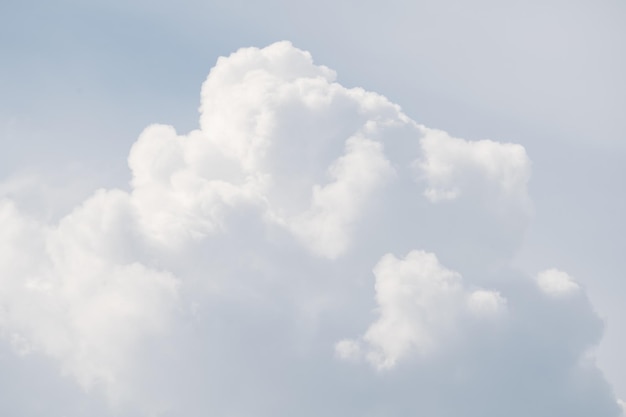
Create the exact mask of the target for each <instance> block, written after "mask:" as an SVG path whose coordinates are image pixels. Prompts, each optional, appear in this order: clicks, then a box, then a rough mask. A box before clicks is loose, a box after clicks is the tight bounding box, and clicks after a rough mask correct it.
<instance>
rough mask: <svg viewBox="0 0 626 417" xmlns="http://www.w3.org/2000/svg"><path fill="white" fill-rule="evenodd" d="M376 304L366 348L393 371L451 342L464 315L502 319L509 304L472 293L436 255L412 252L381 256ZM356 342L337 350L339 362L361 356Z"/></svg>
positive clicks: (491, 295) (371, 356) (495, 296)
mask: <svg viewBox="0 0 626 417" xmlns="http://www.w3.org/2000/svg"><path fill="white" fill-rule="evenodd" d="M374 275H375V276H376V302H377V304H378V308H377V311H378V314H379V315H380V317H379V318H378V320H376V322H374V323H373V324H372V325H371V326H370V327H369V328H368V330H367V332H366V333H365V335H364V336H363V338H362V343H365V344H366V345H367V350H368V352H367V358H368V360H369V361H370V362H371V363H372V364H373V365H374V366H376V367H377V368H379V369H385V368H392V367H394V366H395V365H396V364H397V362H398V361H399V360H400V359H402V358H403V357H405V356H407V355H409V354H411V353H412V352H416V353H418V354H428V353H431V352H432V351H435V350H437V349H439V348H440V347H441V345H442V344H443V343H444V342H449V341H450V340H449V339H450V338H451V337H452V338H453V337H454V336H455V333H457V332H458V331H459V328H460V326H461V325H462V323H463V322H464V320H466V317H465V316H466V315H468V314H476V315H477V316H479V317H481V318H484V317H489V316H497V315H500V314H502V313H503V312H504V311H505V309H506V300H505V299H504V298H503V297H502V296H501V295H500V294H499V293H497V292H495V291H487V290H474V291H471V290H468V289H467V288H465V287H464V285H463V283H462V280H461V276H460V275H459V274H458V273H456V272H454V271H451V270H449V269H447V268H445V267H444V266H442V265H441V264H440V263H439V261H438V259H437V257H436V256H435V255H434V254H432V253H427V252H423V251H412V252H410V253H409V254H408V255H407V256H406V257H405V258H404V259H398V258H396V257H395V256H393V255H391V254H387V255H385V256H383V258H382V259H381V260H380V261H379V262H378V264H377V265H376V267H375V268H374ZM355 344H356V342H354V341H347V340H344V341H342V342H340V343H338V344H337V345H336V349H337V353H338V354H339V356H340V357H354V356H355V355H356V354H357V353H359V349H357V348H356V347H355Z"/></svg>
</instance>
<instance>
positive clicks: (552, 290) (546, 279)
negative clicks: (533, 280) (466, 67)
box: [537, 268, 580, 297]
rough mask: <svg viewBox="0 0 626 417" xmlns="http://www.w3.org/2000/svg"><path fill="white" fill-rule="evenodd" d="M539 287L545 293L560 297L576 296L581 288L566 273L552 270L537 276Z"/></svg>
mask: <svg viewBox="0 0 626 417" xmlns="http://www.w3.org/2000/svg"><path fill="white" fill-rule="evenodd" d="M537 285H538V286H539V288H541V291H543V292H544V293H546V294H548V295H550V296H553V297H560V296H566V295H570V294H574V293H576V292H578V291H579V290H580V286H579V285H578V284H577V283H576V282H575V281H574V280H573V279H572V277H570V276H569V275H568V274H567V273H566V272H563V271H559V270H558V269H555V268H552V269H547V270H545V271H542V272H540V273H539V274H537Z"/></svg>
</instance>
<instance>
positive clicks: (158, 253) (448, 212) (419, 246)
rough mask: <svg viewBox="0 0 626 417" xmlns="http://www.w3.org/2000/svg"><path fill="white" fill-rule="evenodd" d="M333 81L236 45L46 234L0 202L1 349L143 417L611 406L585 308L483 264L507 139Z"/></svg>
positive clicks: (505, 186)
mask: <svg viewBox="0 0 626 417" xmlns="http://www.w3.org/2000/svg"><path fill="white" fill-rule="evenodd" d="M335 80H336V76H335V73H334V72H333V71H332V70H330V69H328V68H326V67H324V66H320V65H316V64H315V63H314V62H313V60H312V57H311V55H310V54H309V53H307V52H304V51H301V50H299V49H297V48H295V47H293V46H292V45H291V44H290V43H288V42H279V43H276V44H273V45H270V46H268V47H266V48H262V49H259V48H245V49H241V50H239V51H237V52H235V53H234V54H232V55H231V56H229V57H225V58H220V59H219V60H218V62H217V64H216V65H215V67H214V68H213V69H212V70H211V72H210V73H209V75H208V77H207V80H206V81H205V83H204V84H203V86H202V94H201V104H200V113H201V114H200V124H199V129H197V130H194V131H192V132H189V133H187V134H180V133H178V132H176V130H175V129H174V128H173V127H172V126H165V125H152V126H149V127H147V128H146V129H145V130H144V131H143V132H142V134H141V135H140V136H139V138H138V139H137V141H136V142H135V143H134V144H133V146H132V149H131V151H130V154H129V157H128V164H129V167H130V170H131V173H132V180H131V184H130V189H129V190H128V191H122V190H117V189H112V190H98V191H96V192H95V193H94V194H93V195H92V196H91V197H90V198H88V199H87V200H86V201H84V202H83V203H82V204H80V205H79V206H77V207H75V208H74V209H72V210H71V211H70V212H69V213H68V214H66V215H65V216H62V218H61V219H60V220H59V221H58V222H53V223H52V224H50V223H48V222H46V221H43V220H42V219H39V218H37V217H36V216H29V215H27V214H26V213H27V212H28V211H27V210H24V209H23V208H22V207H21V205H24V204H26V203H25V202H23V201H19V200H18V199H16V201H13V200H10V199H6V198H5V199H4V200H2V201H1V203H0V230H2V231H3V232H2V234H0V283H1V286H0V329H1V334H2V335H3V336H4V337H5V340H6V341H7V342H6V343H8V344H11V345H12V346H13V347H14V349H15V351H16V352H17V353H18V354H22V355H28V354H29V353H30V354H37V353H40V354H42V355H45V356H47V357H49V358H52V359H53V360H55V361H57V362H58V365H59V368H60V369H62V370H63V371H64V372H65V373H67V374H69V375H71V376H73V377H74V378H75V380H76V381H78V383H79V384H81V386H83V387H85V388H90V387H94V386H95V387H98V388H100V387H101V388H102V389H104V392H105V393H107V394H108V396H109V397H110V398H111V399H112V400H114V401H117V403H118V404H121V407H128V409H131V408H132V407H135V408H134V410H138V411H136V412H137V413H139V414H145V415H163V416H165V415H197V414H207V413H209V414H217V415H255V416H263V415H272V416H276V415H300V416H307V415H311V416H313V415H320V414H333V415H334V414H338V415H372V416H374V415H400V414H406V412H407V411H408V412H411V413H413V414H415V413H418V414H427V415H440V416H448V415H450V416H452V415H459V414H463V415H469V416H471V415H476V416H478V415H481V416H482V415H510V416H522V415H524V416H526V415H547V414H549V413H557V414H560V415H572V416H574V415H581V416H583V415H591V414H593V415H598V416H616V415H618V408H617V405H616V400H615V399H614V398H613V397H612V394H611V392H610V387H609V386H608V384H607V383H606V381H604V379H603V377H602V376H601V375H600V374H599V372H598V371H597V368H596V367H595V364H593V361H590V360H588V357H589V356H588V355H586V353H587V351H588V349H589V348H590V347H592V346H593V345H594V344H595V343H597V341H598V338H599V335H600V333H601V322H600V321H599V320H598V319H597V317H596V315H595V313H594V312H593V309H592V308H591V306H590V305H589V304H588V301H587V300H586V298H585V297H577V298H574V299H573V300H572V302H571V303H560V302H558V300H555V299H554V297H545V296H542V295H545V293H547V294H549V295H557V294H565V293H570V292H573V291H581V292H582V290H581V289H579V288H578V285H577V284H575V283H574V282H573V281H571V280H570V279H569V278H568V276H567V275H564V273H561V272H559V271H556V270H550V271H546V272H544V273H542V274H540V275H539V276H538V278H537V280H536V281H533V280H532V279H531V278H528V277H523V276H520V274H518V273H516V272H515V271H513V270H512V269H511V268H510V267H508V266H506V265H507V263H508V261H510V259H511V256H512V255H513V254H514V252H515V249H516V248H517V245H518V244H519V242H520V240H521V237H522V236H523V230H524V227H525V225H526V223H527V221H528V220H529V218H530V216H531V210H530V198H529V196H528V190H527V184H528V181H529V178H530V161H529V159H528V156H527V155H526V152H525V150H524V148H523V147H521V146H520V145H515V144H507V143H498V142H494V141H488V140H483V141H476V142H472V141H466V140H464V139H460V138H454V137H452V136H450V135H448V134H447V133H445V132H441V131H437V130H433V129H429V128H426V127H424V126H422V125H420V124H418V123H417V122H415V121H413V120H411V119H410V118H409V117H407V116H406V115H405V114H404V113H403V112H402V110H401V108H400V107H399V106H398V105H396V104H394V103H391V102H390V101H389V100H387V99H386V98H385V97H383V96H381V95H379V94H376V93H372V92H368V91H365V90H363V89H360V88H345V87H343V86H342V85H340V84H339V83H337V82H336V81H335ZM0 189H1V188H0ZM15 195H17V194H15ZM404 254H406V255H405V257H404V258H398V257H397V256H403V255H404ZM444 265H445V266H444ZM372 268H373V272H372ZM457 270H458V271H459V272H455V271H457ZM537 284H538V285H537ZM372 300H374V304H372ZM372 310H373V311H374V312H375V313H374V317H372ZM359 334H362V336H360V337H358V336H357V337H355V335H359ZM351 337H352V338H351ZM27 357H28V356H26V358H25V359H22V360H28V359H27ZM361 359H365V361H362V360H361ZM344 360H347V361H345V362H344ZM363 362H365V363H363ZM368 363H369V364H368ZM372 367H373V368H375V369H372ZM381 370H384V372H379V371H381ZM544 381H550V383H547V382H546V383H544ZM413 387H417V388H415V389H414V388H413ZM409 391H410V392H409ZM520 393H521V394H520ZM519 395H522V396H523V398H524V400H523V401H522V403H519V401H515V399H516V398H522V397H520V396H519ZM352 398H358V399H360V400H357V401H353V400H352ZM494 398H496V399H497V400H494ZM242 399H245V401H242ZM347 399H350V400H349V401H348V400H347ZM548 410H551V411H550V412H549V413H548ZM555 410H556V411H555Z"/></svg>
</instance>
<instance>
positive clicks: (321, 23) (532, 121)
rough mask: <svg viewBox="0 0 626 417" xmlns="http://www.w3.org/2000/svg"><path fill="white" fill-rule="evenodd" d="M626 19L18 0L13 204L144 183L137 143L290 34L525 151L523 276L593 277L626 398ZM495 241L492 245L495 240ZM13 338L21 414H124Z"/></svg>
mask: <svg viewBox="0 0 626 417" xmlns="http://www.w3.org/2000/svg"><path fill="white" fill-rule="evenodd" d="M625 21H626V5H625V4H624V3H623V2H622V1H618V0H615V1H595V2H583V1H552V0H550V1H527V2H502V1H473V2H465V1H451V0H444V1H437V2H434V1H431V2H425V1H416V2H404V1H395V0H391V1H386V2H374V1H361V2H353V1H344V2H340V3H339V4H337V2H330V1H325V0H323V1H317V2H287V1H263V2H249V1H236V0H232V1H228V2H226V1H211V2H209V1H192V0H184V1H179V2H176V3H174V2H162V1H124V2H122V1H107V2H104V1H92V2H81V1H78V0H76V1H62V0H59V1H55V2H44V1H30V0H23V1H11V0H8V1H3V2H2V3H1V4H0V48H1V49H0V50H1V51H2V65H1V66H0V141H1V142H0V143H1V145H2V148H1V149H2V151H1V152H0V196H6V197H8V198H10V199H12V200H15V201H17V202H18V203H19V209H20V210H21V212H23V213H25V214H28V215H31V216H33V217H34V218H37V219H40V220H41V221H43V222H44V223H47V224H55V223H56V222H58V220H59V219H61V218H62V217H63V216H65V215H66V214H67V213H68V212H70V211H71V210H72V209H73V207H75V206H77V205H79V204H81V203H82V202H83V201H84V200H85V199H87V198H88V197H89V196H91V195H92V194H93V193H94V190H96V189H98V188H107V189H112V188H120V189H122V190H129V189H130V188H129V185H128V182H129V180H130V179H131V174H130V173H129V170H128V166H127V158H128V153H129V149H130V148H131V146H132V145H133V143H134V142H135V141H136V140H137V138H138V136H139V134H140V133H141V132H142V131H143V129H144V128H146V127H147V126H149V125H150V124H152V123H162V124H168V125H172V126H174V127H175V128H176V130H177V132H178V133H179V134H186V133H188V132H189V131H191V130H193V129H197V128H198V105H199V96H200V86H201V85H202V83H203V82H204V80H205V79H206V77H207V74H208V72H209V70H210V69H211V68H212V67H213V66H214V65H215V62H216V60H217V58H218V57H219V56H227V55H229V54H231V53H232V52H234V51H236V50H238V49H239V48H241V47H248V46H256V47H265V46H267V45H270V44H272V43H273V42H276V41H281V40H289V41H291V42H292V43H293V45H294V46H295V47H297V48H300V49H302V50H306V51H309V52H310V53H311V54H312V56H313V60H314V62H315V64H317V65H325V66H327V67H329V68H331V69H332V70H335V71H336V72H337V81H338V82H339V83H340V84H341V85H343V86H345V87H348V88H350V87H362V88H364V89H365V90H367V91H373V92H376V93H379V94H381V95H383V96H385V97H387V98H388V99H389V100H390V101H391V102H393V103H397V104H398V105H400V106H401V107H402V110H403V112H404V113H405V114H406V115H407V116H408V117H409V118H411V119H412V120H414V121H415V122H417V123H420V124H423V125H425V126H427V127H429V128H436V129H442V130H444V131H446V132H448V133H449V134H450V135H451V136H453V137H460V138H464V139H467V140H470V141H475V140H480V139H492V140H494V141H497V142H507V143H508V142H511V143H517V144H520V145H522V146H523V147H524V148H525V150H526V153H527V155H528V158H529V159H530V161H531V162H532V176H531V180H530V182H529V185H528V193H529V195H530V198H531V199H532V214H528V219H527V225H526V224H525V225H524V230H523V232H521V234H520V235H519V236H518V235H516V234H515V233H517V232H515V233H513V234H514V235H515V237H512V238H511V239H513V240H515V241H517V239H519V245H517V244H511V252H512V253H511V256H510V259H509V261H507V262H509V267H511V268H513V269H515V268H516V271H517V272H516V273H520V274H523V273H525V274H528V275H529V276H535V275H536V274H537V273H538V272H539V271H543V270H548V269H550V268H558V269H559V270H563V271H566V272H567V273H568V274H569V275H570V276H571V277H573V278H574V279H575V281H576V282H578V283H579V284H580V285H581V286H582V287H583V288H584V290H585V291H586V293H587V294H588V296H589V298H590V301H591V305H592V306H593V310H595V312H597V314H598V316H599V317H600V318H601V319H602V320H603V322H604V332H603V335H602V339H601V342H600V344H599V345H598V347H597V348H595V349H594V352H595V355H596V356H597V359H598V364H599V366H600V369H601V370H602V372H603V373H604V375H605V376H606V379H607V380H608V381H609V383H610V384H612V387H613V390H614V391H615V394H616V396H617V397H619V398H626V361H624V360H623V352H624V351H626V332H625V331H624V324H623V318H624V317H626V304H625V303H624V300H625V299H626V276H625V274H624V271H625V270H626V260H625V257H624V248H626V222H625V221H624V217H623V216H624V214H623V213H626V191H625V190H626V137H625V136H624V127H623V120H624V114H625V111H626V78H625V77H624V75H623V74H626V56H625V55H626V53H625V51H626V25H624V22H625ZM344 140H345V139H344ZM341 146H343V144H342V145H341ZM468 204H469V203H468ZM468 207H470V206H468ZM471 207H473V206H471ZM471 207H470V208H471ZM511 207H515V206H511ZM510 210H511V211H515V210H516V209H513V208H511V209H510ZM468 216H469V215H468ZM511 216H513V217H515V216H517V213H513V214H511ZM520 216H522V215H521V214H520ZM523 216H526V214H524V215H523ZM524 218H526V217H524ZM485 222H487V221H486V220H485ZM442 224H443V223H442ZM480 224H482V223H480ZM485 224H487V223H485ZM294 227H296V226H294ZM490 227H492V228H494V227H495V228H496V229H497V227H498V226H497V225H494V224H490ZM468 231H470V229H468ZM2 232H3V231H0V233H2ZM475 233H478V234H481V233H483V232H482V231H481V230H480V228H477V229H476V230H475ZM484 233H485V236H477V240H481V239H482V240H485V241H488V240H489V239H490V237H489V236H491V235H490V234H489V233H490V232H484ZM503 233H504V232H503ZM496 234H497V233H496ZM444 235H445V233H444ZM487 235H489V236H487ZM442 242H445V238H444V239H442ZM251 245H252V244H251ZM433 245H434V246H437V243H434V244H433ZM442 245H443V243H442ZM414 249H424V250H428V249H429V248H419V247H418V248H414ZM506 250H508V249H506ZM506 250H505V251H506ZM383 254H384V253H379V254H377V255H376V258H375V259H374V260H372V261H371V262H369V264H367V265H364V266H363V268H366V269H368V270H371V269H372V268H373V267H374V266H375V265H376V264H377V262H378V261H379V258H380V257H381V256H382V255H383ZM395 255H396V257H397V258H398V259H404V257H405V255H407V253H406V252H400V253H395ZM438 255H439V254H438ZM294 256H296V257H297V256H300V255H294ZM302 256H304V255H302ZM470 256H472V255H470V254H467V257H468V258H469V257H470ZM462 257H463V253H462V251H460V252H459V251H457V252H456V253H454V254H450V255H448V258H446V255H442V256H441V258H442V259H443V261H441V264H442V266H441V267H442V268H444V269H445V268H448V269H451V270H455V269H456V268H458V267H459V266H461V265H464V263H463V262H464V261H463V259H462ZM446 260H449V262H450V263H453V264H446V262H445V261H446ZM168 262H169V261H168ZM172 262H174V261H172ZM181 262H182V261H181ZM398 262H400V261H398ZM406 262H409V261H406ZM174 263H175V262H174ZM400 264H401V262H400V263H399V264H398V265H400ZM469 264H470V262H469V261H468V265H465V266H466V268H467V271H470V270H471V268H472V267H471V265H469ZM346 268H347V266H346ZM390 268H391V266H390ZM185 270H186V269H185V268H182V267H181V269H180V270H179V271H177V272H180V271H185ZM459 272H460V274H461V275H465V272H466V271H459ZM189 273H190V274H191V275H193V273H192V272H189ZM381 274H382V273H381ZM471 274H472V273H471V272H468V275H471ZM444 275H445V274H444ZM161 278H163V277H161ZM161 278H159V279H161ZM377 278H378V276H377ZM0 279H1V278H0ZM372 279H373V278H372ZM163 280H164V281H163V282H165V281H167V279H166V278H163ZM0 282H1V281H0ZM481 284H484V283H481ZM164 285H165V284H164ZM324 285H326V284H324ZM370 287H371V286H370ZM487 287H490V286H487ZM368 289H369V290H370V291H371V288H369V287H368ZM363 291H365V290H363ZM462 291H470V289H469V288H467V289H464V290H462ZM363 294H365V299H364V301H363V303H365V304H364V305H365V306H366V307H367V308H370V309H371V307H375V306H372V305H369V304H367V303H369V302H371V301H372V299H373V298H372V297H373V295H372V293H368V292H364V293H363ZM155 297H156V298H155V299H160V298H158V297H160V295H159V296H158V297H157V296H156V295H155ZM163 297H165V296H163ZM165 298H167V297H165ZM155 303H156V301H155ZM155 305H157V304H155ZM150 306H151V304H150ZM150 306H148V307H149V308H151V307H150ZM379 307H380V306H379ZM155 308H156V307H155ZM367 308H365V310H364V311H366V310H367ZM581 308H582V307H581ZM585 311H586V310H585ZM231 313H232V314H234V315H235V316H237V315H240V314H243V313H242V312H240V311H233V312H231ZM225 314H226V313H225ZM350 314H351V313H350ZM581 314H582V313H581ZM244 316H245V314H244ZM237 317H239V316H237ZM585 317H586V316H585ZM250 320H251V317H247V316H245V317H244V318H243V319H242V322H245V323H246V324H245V325H242V326H244V327H245V326H251V324H250V323H249V322H248V321H250ZM346 320H348V319H346ZM372 321H374V320H369V319H368V318H364V319H361V320H360V321H359V320H356V321H355V322H358V323H361V324H363V326H362V331H360V332H359V333H355V334H346V335H344V336H345V337H346V338H348V339H354V338H358V337H359V334H363V333H364V332H365V330H366V329H367V328H368V327H367V326H368V325H369V324H370V323H371V322H372ZM269 322H271V321H270V320H269V319H268V323H269ZM0 324H2V321H0ZM585 326H587V324H581V330H580V332H581V334H582V333H585V332H586V330H584V329H586V327H585ZM589 326H590V327H589V328H595V327H594V326H593V325H589ZM357 327H358V326H357ZM246 328H247V327H246ZM3 331H4V330H3ZM590 332H591V333H593V331H591V330H590ZM5 333H6V332H5ZM9 333H10V331H9ZM9 333H7V334H8V336H7V335H5V336H6V337H5V342H3V343H2V344H0V364H1V365H0V366H1V369H2V376H1V377H0V387H1V389H0V391H1V392H2V394H0V402H1V403H2V406H1V407H2V409H3V410H6V411H5V412H4V413H8V414H7V415H39V414H38V412H37V410H36V407H35V406H33V405H32V404H31V405H29V404H30V401H32V399H24V398H21V397H22V396H24V397H26V394H24V391H25V390H31V389H32V390H33V391H34V392H37V393H40V394H41V393H47V394H46V396H45V401H44V402H43V403H45V404H46V406H47V407H51V408H52V409H58V410H63V411H62V412H65V413H67V414H68V415H81V414H80V413H81V412H84V410H91V411H90V414H91V415H98V414H96V413H101V414H100V415H108V414H106V413H107V411H103V410H106V407H104V406H103V404H104V402H105V400H103V399H102V398H103V396H102V395H99V394H93V395H92V394H89V395H83V394H80V393H81V392H82V391H81V389H80V388H77V386H76V384H75V383H74V382H72V381H71V378H68V377H62V378H61V377H58V376H56V375H57V374H58V372H59V366H58V365H56V364H55V363H54V362H53V361H49V360H47V359H46V358H45V355H43V356H40V355H37V354H31V355H27V356H17V355H16V354H15V353H14V349H13V350H12V348H11V344H10V341H9V339H10V338H11V336H10V334H9ZM574 333H575V332H574ZM591 333H590V334H591ZM333 334H334V333H333ZM591 339H593V338H591ZM364 340H365V339H364ZM231 342H232V340H231ZM232 343H235V342H232ZM362 343H365V342H362ZM14 345H15V344H14ZM164 349H165V348H164ZM155 355H156V354H155ZM52 356H54V355H52ZM157 356H158V355H157ZM155 357H156V356H155ZM323 366H327V364H324V365H323ZM361 366H363V365H361ZM364 368H365V366H364ZM323 369H325V368H323ZM189 372H191V371H189ZM355 372H356V371H355ZM359 372H360V371H359ZM261 373H262V371H259V374H261ZM58 381H65V383H60V382H58ZM283 383H285V382H284V381H283ZM396 383H398V384H399V385H398V386H402V385H401V384H400V383H399V382H398V381H394V382H393V383H390V385H389V386H396V385H394V384H396ZM296 385H297V384H296ZM50 386H55V387H56V388H55V389H54V391H53V392H52V393H50V390H49V387H50ZM277 386H280V384H278V385H277ZM151 389H152V388H151ZM160 389H161V388H154V387H153V389H152V390H150V389H147V388H146V392H148V391H149V392H151V393H152V392H159V390H160ZM163 389H164V388H163ZM302 389H303V390H304V389H306V386H304V387H302ZM259 395H262V394H259ZM268 395H270V394H268ZM270 396H271V395H270ZM148 397H149V395H148V394H146V398H148ZM181 398H182V397H181ZM394 398H396V397H394ZM398 398H399V397H398ZM398 398H396V400H398ZM294 401H296V400H294ZM303 401H305V400H303ZM305 402H306V401H305ZM54 404H56V406H55V405H54ZM67 404H72V406H71V407H73V408H72V409H69V408H67V407H69V406H68V405H67ZM33 407H35V408H33ZM55 407H58V408H55ZM81 407H83V408H81ZM120 407H121V409H120V410H121V411H120V412H125V411H124V406H120ZM268 407H269V406H268ZM285 409H289V407H287V408H285ZM81 410H82V411H81ZM268 410H271V407H270V408H268ZM434 410H436V409H434ZM9 411H12V412H9ZM60 412H61V411H60ZM222 412H224V413H225V412H226V411H223V410H222ZM4 413H3V414H4ZM72 413H74V414H72ZM217 413H219V411H217ZM129 415H132V414H129ZM218 415H219V414H218ZM223 415H226V414H223ZM435 415H436V414H435ZM441 415H445V414H441ZM607 415H609V414H607Z"/></svg>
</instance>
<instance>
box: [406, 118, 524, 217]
mask: <svg viewBox="0 0 626 417" xmlns="http://www.w3.org/2000/svg"><path fill="white" fill-rule="evenodd" d="M420 143H421V146H422V149H423V152H424V156H423V158H422V159H421V160H420V161H419V162H418V163H417V166H418V168H419V173H420V175H421V176H423V178H424V179H425V181H426V182H427V188H426V190H425V191H424V195H425V196H426V197H427V198H428V199H429V200H430V201H432V202H439V201H447V200H454V199H457V198H461V197H462V196H463V195H465V194H472V193H474V194H486V195H487V196H488V197H489V198H490V199H492V201H499V202H504V203H507V202H508V204H506V208H507V209H510V208H511V207H515V206H517V209H518V210H529V209H530V198H529V196H528V191H527V185H528V181H529V179H530V160H529V158H528V156H527V155H526V150H525V149H524V147H523V146H521V145H518V144H513V143H498V142H494V141H491V140H480V141H476V142H470V141H466V140H463V139H459V138H453V137H450V136H449V135H448V134H447V133H446V132H443V131H440V130H433V129H427V130H426V135H425V136H424V138H423V139H422V140H421V142H420Z"/></svg>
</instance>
